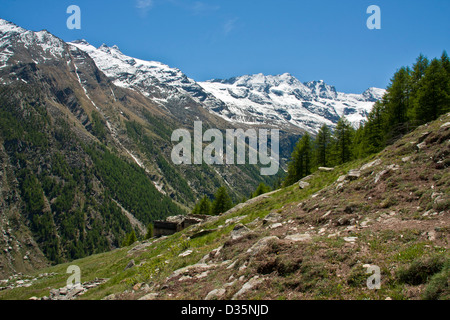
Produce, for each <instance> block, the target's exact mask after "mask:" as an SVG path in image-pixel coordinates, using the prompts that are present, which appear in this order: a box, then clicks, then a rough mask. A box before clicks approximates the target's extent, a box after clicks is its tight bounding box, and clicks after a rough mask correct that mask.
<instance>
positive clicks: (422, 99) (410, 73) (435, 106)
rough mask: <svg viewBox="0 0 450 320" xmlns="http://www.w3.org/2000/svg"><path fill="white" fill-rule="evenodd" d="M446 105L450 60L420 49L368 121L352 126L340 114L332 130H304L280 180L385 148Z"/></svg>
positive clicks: (449, 101)
mask: <svg viewBox="0 0 450 320" xmlns="http://www.w3.org/2000/svg"><path fill="white" fill-rule="evenodd" d="M449 111H450V60H449V57H448V55H447V53H446V52H445V51H444V52H443V54H442V56H441V58H440V59H438V58H435V59H433V60H431V61H429V60H428V59H427V58H426V57H425V56H424V55H420V56H419V57H418V58H417V60H416V62H415V63H414V64H413V66H412V67H402V68H400V69H399V70H397V72H396V73H395V74H394V76H393V77H392V79H391V81H390V84H389V86H388V87H387V90H386V93H385V95H384V96H383V98H382V99H381V100H379V101H377V102H376V103H375V104H374V106H373V108H372V111H371V112H370V113H369V115H368V119H367V121H366V122H365V123H364V124H362V125H361V126H360V127H359V128H357V129H355V128H354V127H353V126H352V125H351V124H350V123H349V121H348V120H347V119H346V118H345V117H342V118H341V119H340V120H339V122H338V123H337V125H336V128H335V129H334V130H333V131H332V130H331V129H330V128H329V127H328V126H327V125H325V124H324V125H323V126H322V127H321V128H320V130H319V132H318V134H317V136H316V137H315V139H313V138H312V137H311V136H310V135H309V134H308V133H306V134H305V135H304V136H303V137H302V138H301V139H300V140H299V141H298V143H297V145H296V146H295V148H294V151H293V153H292V155H291V161H290V162H289V165H288V174H287V176H286V178H285V180H284V183H283V185H284V186H289V185H291V184H293V183H295V182H297V181H299V180H300V179H302V178H303V177H305V176H308V175H309V174H311V173H312V172H314V171H315V170H317V168H319V167H334V166H336V165H340V164H343V163H346V162H348V161H351V160H355V159H359V158H363V157H366V156H368V155H370V154H373V153H376V152H379V151H381V150H382V149H384V148H385V147H386V146H387V145H390V144H392V143H393V142H395V141H396V140H398V139H399V138H401V137H402V136H403V135H405V134H406V133H408V132H410V131H412V130H414V129H415V128H416V127H418V126H420V125H422V124H425V123H427V122H430V121H433V120H436V119H437V118H438V117H439V116H441V115H443V114H445V113H447V112H449Z"/></svg>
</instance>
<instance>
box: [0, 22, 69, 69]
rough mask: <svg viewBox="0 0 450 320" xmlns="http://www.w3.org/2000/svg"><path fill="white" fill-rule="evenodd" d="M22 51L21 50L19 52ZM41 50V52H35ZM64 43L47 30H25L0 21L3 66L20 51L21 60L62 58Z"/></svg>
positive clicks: (0, 52)
mask: <svg viewBox="0 0 450 320" xmlns="http://www.w3.org/2000/svg"><path fill="white" fill-rule="evenodd" d="M21 49H22V50H21ZM36 49H41V50H42V51H43V52H42V51H40V52H39V51H36ZM65 49H66V43H65V42H64V41H62V40H61V39H59V38H58V37H56V36H54V35H53V34H51V33H50V32H48V31H47V30H42V31H38V32H34V31H30V30H25V29H23V28H21V27H19V26H17V25H15V24H14V23H12V22H9V21H6V20H3V19H0V63H1V64H2V65H3V64H5V63H7V61H8V60H9V59H10V58H11V57H12V56H13V55H14V52H19V51H21V53H22V55H21V58H22V59H24V60H25V59H28V60H30V59H32V60H33V61H46V60H51V59H53V58H62V57H63V55H64V51H65Z"/></svg>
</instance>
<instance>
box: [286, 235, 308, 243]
mask: <svg viewBox="0 0 450 320" xmlns="http://www.w3.org/2000/svg"><path fill="white" fill-rule="evenodd" d="M285 239H286V240H289V241H293V242H308V241H311V240H312V237H311V235H310V234H308V233H303V234H301V233H296V234H291V235H288V236H286V238H285Z"/></svg>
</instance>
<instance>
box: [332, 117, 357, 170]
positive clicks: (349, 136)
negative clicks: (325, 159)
mask: <svg viewBox="0 0 450 320" xmlns="http://www.w3.org/2000/svg"><path fill="white" fill-rule="evenodd" d="M354 131H355V129H353V127H352V125H351V124H350V122H348V120H347V119H346V118H345V117H342V118H341V119H339V121H338V123H337V125H336V129H335V132H334V138H335V149H336V155H337V162H338V164H342V163H345V162H348V161H350V160H351V159H352V144H353V135H354Z"/></svg>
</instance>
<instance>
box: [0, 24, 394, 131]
mask: <svg viewBox="0 0 450 320" xmlns="http://www.w3.org/2000/svg"><path fill="white" fill-rule="evenodd" d="M0 36H1V37H0V68H2V67H4V65H5V62H6V61H8V60H9V59H10V58H11V57H12V56H13V52H15V53H16V55H15V56H14V57H13V58H14V59H17V56H18V55H17V52H18V51H20V52H21V55H19V56H20V57H21V58H22V57H24V56H25V55H26V58H27V59H26V60H27V61H34V62H36V63H37V62H43V63H45V61H46V60H50V59H53V58H55V57H57V58H61V60H65V61H67V63H69V61H70V60H72V57H71V54H70V52H74V50H75V52H76V51H77V49H79V50H81V51H83V52H85V53H87V54H88V55H89V56H90V57H91V58H92V59H93V61H94V62H95V64H96V65H97V67H98V68H99V69H100V70H101V71H102V72H103V73H104V74H105V75H106V76H107V77H109V78H110V79H111V80H112V82H113V83H114V84H115V85H116V86H118V87H122V88H127V89H133V90H135V91H138V92H140V93H142V94H143V95H145V96H146V97H147V98H149V99H151V100H152V101H153V102H155V103H157V104H159V105H161V106H163V107H165V108H166V109H167V110H171V112H172V113H174V114H176V115H178V116H179V118H186V112H189V111H192V104H194V105H195V107H196V108H198V107H200V108H204V109H206V110H208V111H209V112H210V113H212V114H215V115H217V116H219V117H221V118H222V119H225V120H226V121H229V122H232V123H233V124H235V125H239V124H244V125H262V124H264V125H274V126H277V127H280V128H284V129H286V130H288V131H289V130H290V129H294V131H295V129H296V130H298V129H302V130H306V131H308V132H310V133H312V134H314V133H316V132H317V131H318V129H319V128H320V126H321V125H322V124H324V123H325V124H327V125H329V126H331V127H333V126H334V125H335V124H336V123H337V121H338V120H339V118H340V117H342V116H345V117H347V119H348V120H349V121H350V122H351V123H353V124H354V125H355V126H358V125H359V124H360V123H361V122H363V121H364V120H365V119H366V118H367V115H368V113H369V112H370V110H371V108H372V106H373V104H374V102H375V101H377V100H378V99H380V98H381V97H382V96H383V94H384V93H385V90H384V89H377V88H369V89H368V90H366V91H365V92H363V93H362V94H347V93H342V92H337V90H336V89H335V87H333V86H331V85H328V84H326V83H325V82H324V81H310V82H301V81H300V80H298V79H297V78H295V77H294V76H292V75H290V74H288V73H286V74H282V75H276V76H271V75H267V76H266V75H263V74H257V75H245V76H240V77H235V78H231V79H227V80H217V79H216V80H210V81H206V82H196V81H194V80H193V79H190V78H189V77H187V76H186V75H185V74H184V73H183V72H182V71H181V70H179V69H177V68H172V67H169V66H167V65H165V64H163V63H161V62H156V61H145V60H141V59H137V58H133V57H130V56H127V55H125V54H123V53H122V52H121V51H120V50H119V48H118V47H117V46H112V47H108V46H107V45H102V46H100V47H99V48H96V47H94V46H92V45H91V44H89V43H88V42H87V41H85V40H78V41H74V42H71V43H65V42H64V41H62V40H61V39H59V38H57V37H55V36H53V35H52V34H50V33H49V32H47V31H45V30H44V31H39V32H33V31H29V30H25V29H23V28H21V27H18V26H16V25H15V24H13V23H11V22H8V21H5V20H2V19H0ZM20 46H21V48H16V47H20ZM11 48H13V49H11ZM37 48H38V49H37ZM19 49H21V50H19ZM9 62H10V63H11V61H9ZM177 113H178V114H177Z"/></svg>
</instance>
